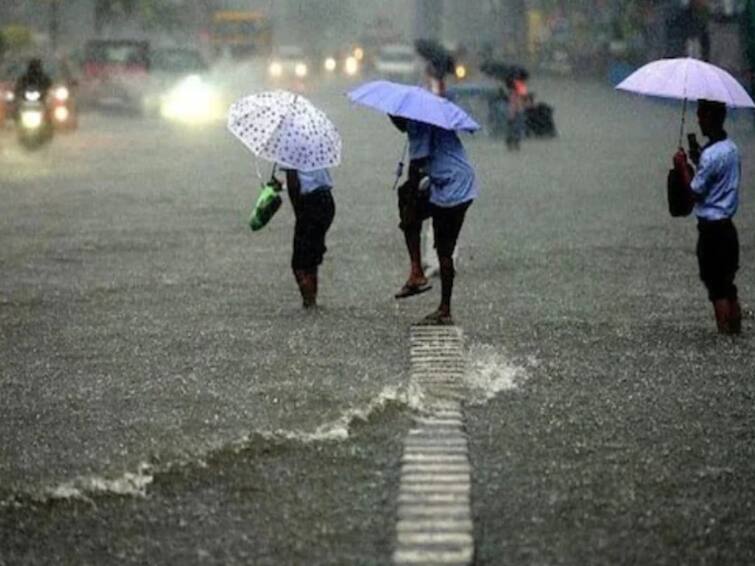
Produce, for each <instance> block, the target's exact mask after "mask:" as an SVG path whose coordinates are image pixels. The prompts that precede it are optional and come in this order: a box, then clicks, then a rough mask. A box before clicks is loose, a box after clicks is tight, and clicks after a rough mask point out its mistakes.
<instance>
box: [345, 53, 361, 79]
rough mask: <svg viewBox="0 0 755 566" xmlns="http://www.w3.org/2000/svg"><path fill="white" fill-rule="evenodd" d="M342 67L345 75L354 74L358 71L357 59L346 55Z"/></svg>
mask: <svg viewBox="0 0 755 566" xmlns="http://www.w3.org/2000/svg"><path fill="white" fill-rule="evenodd" d="M343 68H344V70H345V71H346V74H347V75H350V76H354V75H356V74H357V73H358V72H359V61H357V58H356V57H347V58H346V62H345V63H344V67H343Z"/></svg>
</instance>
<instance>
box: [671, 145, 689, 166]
mask: <svg viewBox="0 0 755 566" xmlns="http://www.w3.org/2000/svg"><path fill="white" fill-rule="evenodd" d="M674 167H675V168H676V169H677V170H678V171H684V170H685V169H686V168H687V154H686V153H685V151H684V149H682V148H679V151H677V152H676V153H675V154H674Z"/></svg>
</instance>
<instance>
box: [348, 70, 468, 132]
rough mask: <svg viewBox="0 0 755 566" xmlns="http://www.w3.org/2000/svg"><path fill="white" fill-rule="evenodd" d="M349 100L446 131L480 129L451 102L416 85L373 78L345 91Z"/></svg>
mask: <svg viewBox="0 0 755 566" xmlns="http://www.w3.org/2000/svg"><path fill="white" fill-rule="evenodd" d="M348 97H349V100H351V101H352V102H355V103H356V104H361V105H362V106H367V107H368V108H372V109H374V110H378V111H380V112H383V113H385V114H390V115H393V116H400V117H402V118H408V119H409V120H415V121H417V122H424V123H426V124H432V125H433V126H438V127H439V128H443V129H445V130H455V131H465V132H474V131H477V130H479V129H480V125H479V124H478V123H477V122H475V121H474V120H473V119H472V118H471V117H470V116H469V115H468V114H467V113H466V112H464V110H462V109H461V108H459V107H458V106H456V105H455V104H454V103H453V102H450V101H449V100H446V99H445V98H441V97H440V96H436V95H434V94H433V93H431V92H430V91H428V90H425V89H424V88H421V87H418V86H409V85H403V84H398V83H392V82H390V81H373V82H369V83H366V84H364V85H362V86H360V87H357V88H355V89H354V90H352V91H351V92H349V93H348Z"/></svg>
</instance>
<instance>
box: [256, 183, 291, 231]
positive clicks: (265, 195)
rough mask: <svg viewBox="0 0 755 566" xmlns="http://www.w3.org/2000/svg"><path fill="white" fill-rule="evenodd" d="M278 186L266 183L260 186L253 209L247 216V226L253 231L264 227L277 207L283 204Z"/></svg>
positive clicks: (276, 210)
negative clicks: (260, 190)
mask: <svg viewBox="0 0 755 566" xmlns="http://www.w3.org/2000/svg"><path fill="white" fill-rule="evenodd" d="M279 193H280V188H278V187H275V186H274V185H271V184H267V185H263V186H262V192H260V196H259V197H257V203H256V204H255V205H254V210H252V214H251V216H250V217H249V227H250V228H251V229H252V231H253V232H256V231H258V230H261V229H262V228H264V227H265V226H266V225H267V223H268V222H270V219H271V218H272V217H273V216H274V215H275V213H276V212H278V209H279V208H280V207H281V204H283V200H282V199H281V197H280V194H279Z"/></svg>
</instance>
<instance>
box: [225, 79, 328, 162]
mask: <svg viewBox="0 0 755 566" xmlns="http://www.w3.org/2000/svg"><path fill="white" fill-rule="evenodd" d="M228 129H229V130H230V131H231V133H232V134H233V135H235V136H236V137H237V138H238V139H239V140H241V143H243V144H244V145H245V146H246V147H247V148H248V149H249V150H250V151H251V152H252V153H253V154H254V155H255V156H257V157H260V158H262V159H265V160H267V161H271V162H273V163H275V164H277V165H280V166H281V167H283V168H285V169H298V170H299V171H304V172H307V171H315V170H317V169H325V168H328V167H335V166H337V165H339V164H340V163H341V136H340V134H339V133H338V130H337V129H336V127H335V126H334V125H333V123H332V122H331V121H330V120H329V119H328V117H327V116H326V115H325V114H324V113H323V112H322V111H321V110H319V109H317V108H316V107H315V106H314V105H313V104H312V103H311V102H310V101H309V100H307V99H306V98H304V97H303V96H300V95H297V94H294V93H292V92H288V91H285V90H276V91H272V92H262V93H259V94H253V95H250V96H247V97H245V98H242V99H241V100H238V101H237V102H235V103H234V104H233V105H231V108H230V110H229V112H228Z"/></svg>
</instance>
